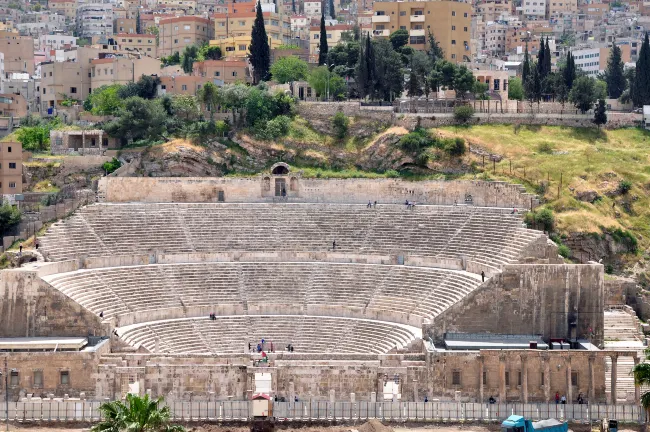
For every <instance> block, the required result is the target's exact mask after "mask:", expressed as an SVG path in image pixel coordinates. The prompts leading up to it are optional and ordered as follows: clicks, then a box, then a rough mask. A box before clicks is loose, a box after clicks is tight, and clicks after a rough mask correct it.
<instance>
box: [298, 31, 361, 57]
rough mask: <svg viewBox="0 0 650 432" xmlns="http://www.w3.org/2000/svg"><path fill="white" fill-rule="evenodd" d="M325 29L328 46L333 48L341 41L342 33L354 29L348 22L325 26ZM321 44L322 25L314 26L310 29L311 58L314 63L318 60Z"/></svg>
mask: <svg viewBox="0 0 650 432" xmlns="http://www.w3.org/2000/svg"><path fill="white" fill-rule="evenodd" d="M325 31H326V33H327V46H328V47H330V48H331V47H333V46H334V45H336V44H338V43H339V42H340V41H341V35H342V34H343V33H346V32H351V31H352V26H351V25H348V24H337V25H332V26H325ZM319 45H320V26H318V27H315V26H313V27H311V28H310V29H309V60H310V61H311V62H312V63H316V62H318V53H319V52H320V49H319Z"/></svg>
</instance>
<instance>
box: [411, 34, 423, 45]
mask: <svg viewBox="0 0 650 432" xmlns="http://www.w3.org/2000/svg"><path fill="white" fill-rule="evenodd" d="M409 43H410V44H411V45H421V44H423V43H425V39H424V36H411V37H410V38H409Z"/></svg>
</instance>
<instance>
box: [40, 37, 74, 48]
mask: <svg viewBox="0 0 650 432" xmlns="http://www.w3.org/2000/svg"><path fill="white" fill-rule="evenodd" d="M36 43H37V46H36V49H38V50H40V51H49V50H58V49H64V48H66V47H68V46H69V47H70V48H75V47H76V46H77V38H76V37H75V36H68V35H62V34H54V35H43V36H40V37H39V38H38V40H37V42H36Z"/></svg>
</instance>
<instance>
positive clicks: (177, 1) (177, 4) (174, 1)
mask: <svg viewBox="0 0 650 432" xmlns="http://www.w3.org/2000/svg"><path fill="white" fill-rule="evenodd" d="M156 5H157V6H158V7H173V8H176V9H178V10H184V11H186V12H187V13H194V11H196V6H197V5H196V0H157V1H156Z"/></svg>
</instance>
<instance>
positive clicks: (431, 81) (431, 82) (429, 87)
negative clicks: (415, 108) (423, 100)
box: [424, 68, 442, 100]
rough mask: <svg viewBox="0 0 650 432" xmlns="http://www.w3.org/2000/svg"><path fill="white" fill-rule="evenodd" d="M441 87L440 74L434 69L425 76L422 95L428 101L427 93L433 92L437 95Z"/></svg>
mask: <svg viewBox="0 0 650 432" xmlns="http://www.w3.org/2000/svg"><path fill="white" fill-rule="evenodd" d="M441 85H442V72H440V71H439V70H438V69H435V68H434V69H433V70H432V71H431V72H429V74H428V75H427V76H426V81H425V83H424V94H425V95H426V97H427V100H428V99H429V92H430V91H434V92H436V93H437V92H438V89H439V88H440V86H441Z"/></svg>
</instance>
